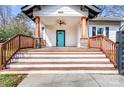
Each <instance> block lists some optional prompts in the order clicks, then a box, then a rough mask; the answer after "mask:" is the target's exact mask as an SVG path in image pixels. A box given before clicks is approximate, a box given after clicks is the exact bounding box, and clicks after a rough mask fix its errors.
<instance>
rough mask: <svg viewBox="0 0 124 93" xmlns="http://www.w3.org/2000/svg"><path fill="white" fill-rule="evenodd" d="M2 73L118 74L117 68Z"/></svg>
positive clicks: (5, 71)
mask: <svg viewBox="0 0 124 93" xmlns="http://www.w3.org/2000/svg"><path fill="white" fill-rule="evenodd" d="M0 74H109V75H110V74H112V75H113V74H115V75H116V74H118V71H117V70H66V71H65V70H61V71H60V70H25V71H23V70H19V71H18V70H10V69H9V70H8V69H6V70H2V71H1V72H0Z"/></svg>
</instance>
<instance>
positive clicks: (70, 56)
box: [0, 48, 118, 74]
mask: <svg viewBox="0 0 124 93" xmlns="http://www.w3.org/2000/svg"><path fill="white" fill-rule="evenodd" d="M45 49H46V50H45ZM7 68H8V69H5V70H3V71H1V72H0V73H25V74H27V73H39V74H65V73H68V74H69V73H71V74H72V73H95V74H117V73H118V72H117V70H116V69H115V68H114V66H113V64H111V63H110V60H109V59H108V58H106V56H105V54H103V53H102V51H100V50H98V49H82V48H76V49H73V48H68V49H67V48H52V49H49V48H42V49H28V50H27V49H26V50H21V51H20V52H18V53H17V54H16V55H15V56H14V57H13V59H12V60H11V63H10V64H8V65H7Z"/></svg>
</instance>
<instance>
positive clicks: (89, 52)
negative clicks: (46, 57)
mask: <svg viewBox="0 0 124 93" xmlns="http://www.w3.org/2000/svg"><path fill="white" fill-rule="evenodd" d="M97 53H98V54H103V52H101V51H99V52H18V53H17V54H97Z"/></svg>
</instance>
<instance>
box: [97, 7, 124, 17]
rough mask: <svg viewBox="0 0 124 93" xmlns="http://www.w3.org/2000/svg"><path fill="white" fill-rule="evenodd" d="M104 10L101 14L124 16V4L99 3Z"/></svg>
mask: <svg viewBox="0 0 124 93" xmlns="http://www.w3.org/2000/svg"><path fill="white" fill-rule="evenodd" d="M98 7H99V8H101V10H102V12H101V14H99V16H112V17H124V5H99V6H98Z"/></svg>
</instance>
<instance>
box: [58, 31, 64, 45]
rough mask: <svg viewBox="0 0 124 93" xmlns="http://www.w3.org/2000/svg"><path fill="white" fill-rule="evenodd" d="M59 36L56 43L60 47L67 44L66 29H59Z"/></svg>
mask: <svg viewBox="0 0 124 93" xmlns="http://www.w3.org/2000/svg"><path fill="white" fill-rule="evenodd" d="M56 34H57V38H56V45H57V46H58V47H64V46H65V31H64V30H57V33H56Z"/></svg>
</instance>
